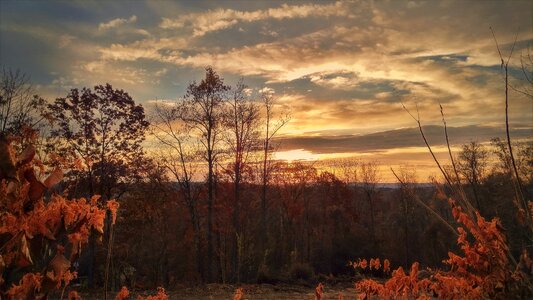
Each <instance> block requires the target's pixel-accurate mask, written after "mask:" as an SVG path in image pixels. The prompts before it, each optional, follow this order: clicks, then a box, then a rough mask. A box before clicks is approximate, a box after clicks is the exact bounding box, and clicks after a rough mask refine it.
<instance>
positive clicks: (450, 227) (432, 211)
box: [390, 167, 459, 236]
mask: <svg viewBox="0 0 533 300" xmlns="http://www.w3.org/2000/svg"><path fill="white" fill-rule="evenodd" d="M390 170H391V171H392V174H394V177H396V179H397V180H398V182H400V184H401V185H402V186H404V187H405V186H406V183H405V182H403V180H401V179H400V177H399V176H398V175H397V174H396V172H394V169H393V168H392V167H391V168H390ZM412 196H413V199H414V200H415V201H416V202H417V203H418V204H419V205H421V206H422V207H424V208H425V209H426V210H427V211H429V212H430V213H431V214H432V215H433V216H434V217H435V218H437V220H439V221H440V222H441V223H443V224H444V225H445V226H446V227H447V228H448V229H450V231H452V232H453V233H454V234H455V235H456V236H459V233H458V232H457V230H455V228H453V226H452V225H451V224H450V223H448V222H447V221H446V220H444V219H443V218H442V217H441V216H440V215H439V214H438V213H437V212H436V211H434V210H433V209H432V208H431V207H429V206H428V205H427V204H426V203H424V201H422V200H421V199H420V198H419V197H418V195H416V194H414V195H412Z"/></svg>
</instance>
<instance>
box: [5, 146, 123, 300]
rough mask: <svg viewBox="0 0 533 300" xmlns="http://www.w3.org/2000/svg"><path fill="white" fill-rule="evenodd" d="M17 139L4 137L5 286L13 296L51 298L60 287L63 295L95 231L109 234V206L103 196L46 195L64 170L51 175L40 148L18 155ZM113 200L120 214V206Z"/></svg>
mask: <svg viewBox="0 0 533 300" xmlns="http://www.w3.org/2000/svg"><path fill="white" fill-rule="evenodd" d="M17 142H20V140H17V139H14V138H8V137H6V136H1V137H0V180H1V184H0V207H1V215H0V240H1V241H2V247H1V250H0V276H1V277H0V290H1V293H2V295H3V296H4V297H6V296H7V297H8V298H10V299H39V298H46V297H47V296H48V295H50V294H51V293H53V292H54V291H61V295H63V294H64V291H65V289H66V287H67V286H68V285H69V283H70V282H71V281H72V280H73V279H74V278H76V276H77V273H76V272H75V271H72V270H71V263H72V262H73V261H74V260H75V259H77V257H78V256H79V254H80V252H81V250H82V247H83V246H84V245H85V244H86V243H87V242H88V240H89V236H90V234H91V233H92V232H95V233H103V230H104V219H105V217H106V207H105V204H103V203H100V201H99V197H92V198H91V199H84V198H80V199H65V198H64V197H62V196H60V195H56V194H51V195H48V196H46V197H45V195H46V194H47V193H50V190H51V189H53V187H54V185H56V184H57V183H59V182H60V181H61V179H62V174H63V173H62V171H61V170H60V169H55V170H53V171H52V172H50V174H49V175H48V176H45V173H46V172H45V168H44V167H43V165H42V164H41V163H40V162H39V161H38V160H36V159H35V158H34V157H35V149H34V148H33V147H32V146H31V145H28V146H26V147H25V148H24V149H23V150H22V151H19V152H20V153H19V154H18V155H17V153H16V151H15V148H14V147H13V145H12V143H17ZM19 145H20V143H19ZM42 177H44V178H45V179H44V180H43V181H41V180H39V178H42ZM110 204H111V206H110V211H111V214H112V215H115V212H116V209H117V208H118V206H117V204H116V203H114V202H110ZM74 296H75V295H74V294H73V298H76V297H74Z"/></svg>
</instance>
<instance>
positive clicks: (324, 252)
mask: <svg viewBox="0 0 533 300" xmlns="http://www.w3.org/2000/svg"><path fill="white" fill-rule="evenodd" d="M1 82H2V94H1V102H0V105H1V118H0V119H1V124H0V125H1V129H2V136H1V142H0V147H1V152H0V154H1V157H0V175H1V176H0V178H1V179H2V185H1V187H0V191H1V195H2V203H1V205H2V215H1V222H0V225H1V226H0V237H1V241H2V247H1V251H2V253H1V258H2V264H1V271H2V277H1V286H2V295H3V296H5V297H8V298H13V299H33V298H41V299H44V298H46V297H48V296H51V297H59V298H61V299H62V298H64V297H67V295H68V298H69V299H78V298H79V297H80V294H78V292H77V291H79V292H80V293H81V292H82V291H83V292H87V291H89V295H91V294H90V293H95V294H92V295H102V297H103V298H108V297H109V298H110V297H113V296H114V295H115V294H117V292H118V291H119V290H121V288H122V290H121V291H120V293H118V294H117V296H116V297H117V299H126V298H127V297H128V295H129V293H130V290H131V291H147V290H154V289H156V288H157V287H160V290H159V292H158V294H157V295H156V296H151V297H160V298H161V297H163V298H165V297H167V295H166V292H165V289H168V290H170V291H174V290H176V289H177V288H178V289H179V287H186V286H198V285H205V284H212V283H219V284H231V285H233V286H235V287H239V286H244V287H246V286H251V285H253V284H270V285H277V284H295V285H303V286H308V287H314V286H317V288H316V292H315V293H316V296H315V297H316V298H319V299H320V298H321V297H322V295H323V293H324V286H327V285H330V286H335V285H338V284H341V285H342V284H343V283H344V284H348V285H350V286H352V285H353V284H354V283H355V289H356V290H357V291H358V292H359V293H360V294H359V297H360V298H365V297H366V296H371V295H378V296H379V297H380V298H396V297H408V298H419V299H422V298H424V299H429V298H432V297H439V298H449V299H458V298H462V297H466V298H472V299H474V298H480V299H481V298H486V297H489V298H500V297H501V298H505V297H507V296H508V295H515V296H517V297H527V295H529V296H531V283H530V279H531V274H532V273H531V271H532V267H533V261H532V260H531V259H530V258H529V251H530V246H529V245H530V241H531V238H532V235H531V233H532V231H531V224H532V222H533V219H532V218H531V213H532V212H533V211H532V208H533V207H532V205H531V202H530V199H531V194H532V191H533V177H532V174H533V144H532V143H531V141H530V140H529V141H527V140H526V141H519V142H514V141H510V140H509V141H507V140H505V139H501V138H494V139H493V140H492V141H491V143H490V145H486V144H481V143H478V142H476V141H472V142H470V143H467V144H464V145H462V147H461V150H460V151H459V152H458V153H452V152H451V150H450V162H439V161H438V160H435V161H436V163H437V164H438V166H439V168H441V170H442V177H439V178H434V179H433V182H432V183H430V184H428V183H425V184H424V183H418V182H417V180H416V178H417V177H416V169H415V168H413V167H409V166H405V167H403V168H401V169H396V170H394V169H392V168H391V172H393V174H394V176H395V177H396V178H397V184H393V185H390V184H389V185H383V184H380V182H381V181H380V178H379V172H378V164H379V163H378V162H375V161H365V160H364V159H360V158H343V159H335V160H331V161H328V162H327V163H325V164H323V165H320V166H317V165H314V164H312V163H310V162H307V161H283V160H277V159H275V156H274V154H275V152H276V151H277V149H278V147H279V143H278V140H277V139H276V137H277V134H278V132H279V130H280V129H282V128H283V126H285V125H286V124H287V123H288V122H290V118H291V116H290V112H287V111H283V110H282V109H283V108H282V107H280V106H277V105H276V98H275V96H274V95H272V94H269V93H263V94H262V95H261V97H260V98H259V99H253V98H252V97H250V96H249V95H247V93H246V88H247V86H246V85H245V84H244V83H243V81H242V80H241V81H239V82H237V83H236V85H235V86H229V85H227V84H226V82H224V80H223V78H222V77H220V75H219V74H217V73H216V71H215V70H213V69H212V68H211V67H207V68H206V69H205V77H203V78H201V79H199V81H192V83H190V85H189V86H188V88H187V92H186V94H185V95H184V96H183V97H182V98H180V100H179V101H177V102H175V103H169V102H164V101H160V102H157V103H155V104H153V105H151V106H150V107H149V108H148V110H146V111H145V108H144V107H143V106H141V105H139V104H136V103H135V101H134V100H133V99H132V98H131V97H130V96H129V95H128V93H127V92H125V91H123V90H120V89H115V88H114V87H112V86H111V85H109V84H106V85H98V86H95V87H94V88H82V89H77V88H73V89H71V90H70V92H69V93H68V94H67V95H65V97H62V98H57V99H55V100H54V101H53V102H52V101H50V102H49V101H46V100H44V99H42V98H41V97H39V96H38V95H36V92H37V91H36V90H35V89H34V88H33V87H32V85H31V83H30V82H29V80H28V76H27V75H26V74H25V73H23V72H20V71H14V70H11V69H4V71H3V73H2V81H1ZM441 109H442V108H441ZM406 110H407V109H406ZM407 113H410V112H409V111H408V110H407ZM442 117H443V121H444V125H446V123H445V119H444V113H443V114H442ZM415 120H416V121H418V122H419V126H420V127H419V129H420V132H421V139H422V138H423V139H425V136H424V126H422V125H420V121H419V119H417V118H416V117H415ZM444 128H446V127H444ZM444 134H446V135H444ZM443 138H446V139H447V138H448V136H447V133H445V132H444V133H443ZM511 147H512V148H511ZM511 149H512V151H513V152H510V150H511ZM428 150H429V151H431V146H430V145H429V144H428ZM511 154H512V155H511ZM392 270H394V271H392ZM404 270H405V271H404ZM389 277H390V279H388V280H387V281H384V280H385V278H389ZM373 278H376V279H375V280H374V279H373ZM91 291H92V292H91ZM178 293H179V291H178ZM245 293H246V289H244V290H243V289H242V288H239V289H237V290H236V292H235V296H234V297H235V298H234V299H241V297H242V298H243V299H244V296H243V295H244V294H245ZM89 297H92V296H89ZM120 297H122V298H120ZM339 297H342V293H341V294H340V296H339ZM160 298H154V299H160ZM147 299H152V298H147Z"/></svg>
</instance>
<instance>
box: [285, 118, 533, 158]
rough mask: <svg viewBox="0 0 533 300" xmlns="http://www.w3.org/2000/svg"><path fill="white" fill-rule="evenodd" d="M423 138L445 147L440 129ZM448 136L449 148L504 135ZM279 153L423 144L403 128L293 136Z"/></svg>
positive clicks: (480, 131) (521, 132)
mask: <svg viewBox="0 0 533 300" xmlns="http://www.w3.org/2000/svg"><path fill="white" fill-rule="evenodd" d="M423 130H424V134H425V135H426V137H427V139H428V142H429V143H430V144H431V145H432V146H441V145H445V143H446V140H445V137H444V128H443V127H442V126H436V125H431V126H424V127H423ZM511 134H512V136H513V138H514V139H532V138H533V128H531V127H527V128H515V129H513V130H512V131H511ZM448 135H449V138H450V142H451V143H452V144H453V145H458V144H464V143H467V142H469V141H478V142H487V141H489V140H490V139H491V138H494V137H503V136H504V135H505V132H504V129H503V128H498V127H490V126H464V127H449V128H448ZM277 142H279V143H280V144H281V149H282V150H295V149H304V150H307V151H311V152H313V153H321V154H325V153H350V152H372V151H380V150H388V149H397V148H406V147H423V146H425V144H424V141H423V140H422V137H421V135H420V132H419V129H418V128H403V129H397V130H389V131H383V132H376V133H371V134H365V135H341V136H296V137H284V138H279V139H278V140H277Z"/></svg>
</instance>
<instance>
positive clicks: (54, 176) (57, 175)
mask: <svg viewBox="0 0 533 300" xmlns="http://www.w3.org/2000/svg"><path fill="white" fill-rule="evenodd" d="M61 180H63V171H62V170H61V169H60V168H56V169H55V170H54V171H53V172H52V173H51V174H50V175H49V176H48V177H47V178H46V179H45V180H44V185H45V186H46V187H48V188H51V187H53V186H54V185H56V184H58V183H59V182H61Z"/></svg>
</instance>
